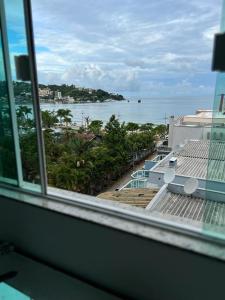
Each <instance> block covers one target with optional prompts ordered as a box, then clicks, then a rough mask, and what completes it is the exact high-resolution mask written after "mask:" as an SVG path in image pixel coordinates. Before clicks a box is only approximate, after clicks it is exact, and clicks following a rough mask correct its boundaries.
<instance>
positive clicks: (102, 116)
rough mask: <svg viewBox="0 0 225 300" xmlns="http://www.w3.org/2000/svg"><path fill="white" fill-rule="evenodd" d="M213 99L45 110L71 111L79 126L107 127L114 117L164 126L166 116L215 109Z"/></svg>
mask: <svg viewBox="0 0 225 300" xmlns="http://www.w3.org/2000/svg"><path fill="white" fill-rule="evenodd" d="M212 101H213V99H212V98H211V99H209V97H208V98H204V97H202V98H191V97H187V98H184V97H183V98H179V99H178V98H175V99H172V98H161V99H147V98H145V99H142V102H141V103H138V102H137V99H133V100H130V102H127V101H121V102H118V101H113V102H105V103H82V104H42V105H41V109H42V110H57V109H59V108H67V109H70V110H71V111H72V114H73V116H74V117H73V121H74V122H76V123H77V124H78V125H80V124H82V121H83V122H84V119H85V117H87V116H89V117H90V119H91V120H102V121H103V122H104V123H106V122H107V121H108V120H109V118H110V116H111V115H112V114H115V115H116V116H117V117H119V120H120V121H125V122H136V123H147V122H151V123H164V122H165V115H166V116H167V117H169V116H171V115H175V116H176V115H184V114H193V113H194V112H195V111H196V110H197V109H199V108H202V109H211V108H212Z"/></svg>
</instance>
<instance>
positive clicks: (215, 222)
mask: <svg viewBox="0 0 225 300" xmlns="http://www.w3.org/2000/svg"><path fill="white" fill-rule="evenodd" d="M150 211H151V213H153V214H155V215H157V216H160V217H163V218H169V219H173V220H175V219H176V221H178V222H182V223H189V224H190V223H191V224H193V225H197V224H199V225H200V224H206V225H210V226H219V227H221V226H222V227H224V226H225V203H221V202H217V201H210V200H204V199H201V198H196V197H192V196H188V195H182V194H175V193H172V192H169V191H168V192H167V193H166V195H165V196H164V197H163V199H161V200H160V201H158V202H157V203H155V205H154V206H153V207H152V208H151V209H150Z"/></svg>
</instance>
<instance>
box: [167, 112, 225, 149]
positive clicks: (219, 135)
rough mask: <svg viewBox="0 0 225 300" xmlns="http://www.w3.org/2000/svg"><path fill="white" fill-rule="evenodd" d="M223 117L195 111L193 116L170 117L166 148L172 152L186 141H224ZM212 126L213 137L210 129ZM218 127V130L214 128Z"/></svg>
mask: <svg viewBox="0 0 225 300" xmlns="http://www.w3.org/2000/svg"><path fill="white" fill-rule="evenodd" d="M223 124H224V115H223V113H221V112H218V113H216V115H214V114H213V112H212V111H211V110H197V111H196V114H195V115H186V116H182V117H173V116H172V117H170V122H169V138H168V146H169V147H171V148H172V149H173V150H174V149H176V147H178V146H179V145H183V144H185V143H186V141H187V140H209V139H214V140H217V139H219V140H225V130H224V129H225V128H224V127H223ZM212 125H213V137H211V129H212ZM217 125H218V129H217V128H216V127H217Z"/></svg>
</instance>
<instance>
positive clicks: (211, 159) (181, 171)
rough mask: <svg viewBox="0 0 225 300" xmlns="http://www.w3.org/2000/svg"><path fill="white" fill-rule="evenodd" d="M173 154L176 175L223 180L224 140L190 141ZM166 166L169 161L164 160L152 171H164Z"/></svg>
mask: <svg viewBox="0 0 225 300" xmlns="http://www.w3.org/2000/svg"><path fill="white" fill-rule="evenodd" d="M174 156H175V157H177V166H176V168H175V170H176V174H177V175H184V176H190V177H197V178H202V179H206V178H208V179H210V180H216V181H225V142H217V141H215V142H213V141H212V142H209V141H191V142H189V143H188V144H186V145H185V146H184V147H183V149H182V150H180V151H177V152H175V153H174ZM168 168H169V161H168V160H165V161H162V162H161V163H160V164H159V165H158V166H157V167H156V168H155V169H154V171H157V172H163V173H164V172H166V171H167V170H168Z"/></svg>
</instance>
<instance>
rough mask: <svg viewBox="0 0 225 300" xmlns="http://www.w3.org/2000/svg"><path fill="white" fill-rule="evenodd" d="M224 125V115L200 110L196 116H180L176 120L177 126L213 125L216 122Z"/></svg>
mask: <svg viewBox="0 0 225 300" xmlns="http://www.w3.org/2000/svg"><path fill="white" fill-rule="evenodd" d="M215 119H216V120H217V122H218V123H224V115H223V114H222V113H219V112H218V113H217V114H215V113H213V111H212V110H207V109H199V110H197V111H196V113H195V114H194V115H186V116H182V117H181V116H179V117H177V118H175V120H176V125H212V123H214V122H215Z"/></svg>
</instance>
